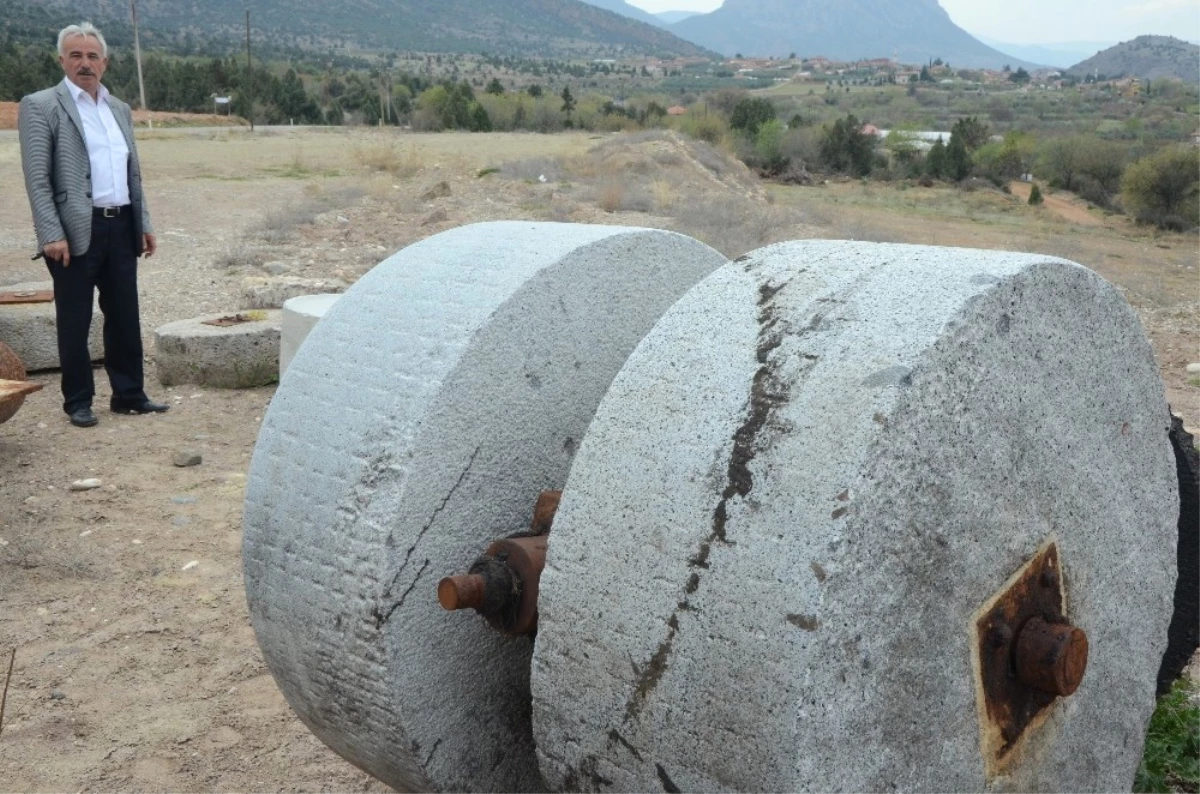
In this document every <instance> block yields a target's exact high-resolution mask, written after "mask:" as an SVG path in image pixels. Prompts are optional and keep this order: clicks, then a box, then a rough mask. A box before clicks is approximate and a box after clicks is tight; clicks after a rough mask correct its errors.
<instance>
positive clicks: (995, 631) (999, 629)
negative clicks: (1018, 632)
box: [988, 623, 1013, 648]
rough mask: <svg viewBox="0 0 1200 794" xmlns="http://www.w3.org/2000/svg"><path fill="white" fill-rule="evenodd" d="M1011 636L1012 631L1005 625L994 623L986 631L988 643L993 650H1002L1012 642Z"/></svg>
mask: <svg viewBox="0 0 1200 794" xmlns="http://www.w3.org/2000/svg"><path fill="white" fill-rule="evenodd" d="M1012 636H1013V633H1012V629H1011V628H1009V627H1008V625H1007V624H1004V623H994V624H992V628H991V629H990V630H989V631H988V642H990V643H991V645H992V647H993V648H1003V647H1004V646H1005V645H1008V644H1009V643H1010V642H1012Z"/></svg>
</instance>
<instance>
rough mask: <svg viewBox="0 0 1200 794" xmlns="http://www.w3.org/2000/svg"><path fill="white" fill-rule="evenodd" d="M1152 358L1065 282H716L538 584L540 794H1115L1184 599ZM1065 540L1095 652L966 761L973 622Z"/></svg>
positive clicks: (1072, 599) (597, 439)
mask: <svg viewBox="0 0 1200 794" xmlns="http://www.w3.org/2000/svg"><path fill="white" fill-rule="evenodd" d="M1168 426H1169V416H1168V412H1167V407H1166V403H1165V399H1164V396H1163V388H1162V385H1161V382H1160V381H1159V378H1158V375H1157V372H1156V369H1155V365H1154V360H1153V356H1152V354H1151V349H1150V345H1149V344H1148V342H1147V341H1146V338H1145V336H1144V334H1143V332H1142V330H1141V327H1140V325H1139V323H1138V321H1137V319H1136V316H1135V314H1134V313H1133V311H1132V310H1131V309H1130V308H1129V306H1128V305H1127V304H1126V303H1125V302H1124V300H1123V299H1122V298H1121V297H1120V295H1119V293H1118V292H1117V291H1116V290H1115V289H1114V288H1112V287H1111V285H1109V284H1108V283H1106V282H1104V281H1103V280H1102V279H1100V278H1099V277H1098V276H1096V275H1095V274H1093V273H1091V272H1090V271H1088V270H1086V269H1084V268H1082V267H1080V266H1078V265H1075V264H1073V263H1069V262H1066V261H1063V260H1056V259H1050V258H1046V257H1040V256H1034V255H1027V254H1012V253H1004V252H985V251H970V250H964V249H933V248H925V247H915V246H898V245H877V244H870V243H848V242H794V243H784V244H780V245H778V246H772V247H769V248H765V249H761V250H759V251H756V252H754V253H752V254H751V255H749V257H748V258H747V259H746V261H744V262H741V261H740V262H738V263H733V264H730V265H729V266H727V267H725V268H722V269H721V270H719V271H717V273H715V274H714V275H713V276H712V277H710V278H709V279H707V280H705V281H704V282H702V283H701V284H700V285H698V286H697V287H696V288H694V289H693V290H692V291H691V292H689V293H688V294H687V295H686V296H684V298H682V299H681V300H680V301H679V303H678V304H676V305H675V307H673V308H672V310H671V311H670V312H669V313H668V314H667V315H666V316H665V317H664V318H663V319H662V321H661V322H660V323H659V324H658V325H657V326H656V327H655V328H654V330H653V331H652V332H651V333H650V334H649V335H648V336H647V338H646V339H645V340H644V341H643V342H642V343H641V345H639V347H638V348H637V350H636V351H635V352H634V354H633V355H632V356H631V357H630V360H629V362H628V363H627V364H626V366H625V368H624V369H623V370H622V372H621V373H620V375H619V376H618V377H617V378H616V379H615V380H614V382H613V385H612V387H611V388H610V389H609V391H608V393H607V395H606V396H605V398H604V400H603V402H602V403H601V405H600V407H599V408H598V410H597V413H596V417H595V419H594V420H593V422H592V424H591V426H590V428H589V429H588V433H587V436H586V437H585V439H584V441H583V444H582V445H581V447H580V450H579V453H578V455H577V459H576V461H575V464H574V466H573V467H572V471H571V475H570V477H569V479H568V482H567V485H566V489H565V492H564V497H563V500H562V504H561V506H560V508H559V512H558V515H557V517H556V519H555V524H554V531H553V533H552V534H551V539H550V549H549V557H548V560H547V567H546V570H545V572H544V573H543V575H542V578H541V584H540V588H541V590H540V598H539V611H540V619H539V629H538V636H537V640H536V646H535V651H534V657H533V668H532V675H531V690H532V697H533V722H534V738H535V742H536V746H537V752H538V756H539V762H540V764H541V768H542V771H543V773H544V775H545V778H546V781H547V783H548V785H549V786H550V787H551V788H566V789H576V790H580V789H582V790H612V791H651V790H667V791H678V790H682V791H716V790H745V791H834V790H838V791H891V790H900V791H984V790H994V791H1095V790H1102V791H1128V790H1129V788H1130V786H1131V783H1132V779H1133V774H1134V770H1135V769H1136V767H1137V764H1138V760H1139V758H1140V756H1141V752H1142V742H1143V736H1144V731H1145V727H1146V722H1147V720H1148V718H1149V716H1150V713H1151V711H1152V710H1153V708H1154V687H1155V673H1156V671H1157V669H1158V664H1159V659H1160V657H1161V655H1162V652H1163V648H1164V646H1165V644H1166V630H1167V623H1168V621H1169V620H1170V617H1171V611H1172V592H1173V588H1174V582H1175V571H1174V568H1175V552H1174V540H1175V515H1176V511H1177V509H1178V495H1177V486H1176V482H1175V472H1174V464H1173V457H1172V453H1171V447H1170V444H1169V443H1168V441H1167V430H1168ZM1050 538H1054V539H1057V542H1058V545H1059V551H1060V554H1061V560H1062V564H1063V570H1064V574H1065V583H1066V593H1067V600H1068V605H1067V615H1068V616H1069V617H1070V619H1071V620H1072V621H1073V622H1074V623H1075V624H1076V625H1078V626H1079V627H1081V628H1082V629H1083V630H1084V631H1085V632H1087V634H1088V637H1089V639H1090V644H1091V659H1090V662H1089V665H1088V669H1087V673H1086V676H1085V677H1084V679H1083V683H1082V685H1081V686H1080V688H1079V690H1078V691H1077V692H1076V693H1075V694H1074V695H1073V696H1071V697H1070V698H1068V699H1065V700H1060V701H1059V702H1058V703H1057V704H1056V705H1054V706H1053V707H1052V709H1051V714H1050V717H1049V719H1048V720H1047V721H1046V722H1045V723H1044V724H1043V725H1042V726H1041V727H1040V728H1038V729H1037V730H1035V731H1033V732H1032V734H1031V735H1029V736H1028V737H1027V739H1026V740H1025V742H1024V743H1023V744H1022V745H1021V746H1020V747H1019V749H1018V750H1017V751H1016V753H1015V758H1016V760H1015V761H1014V763H1013V764H1012V766H1010V767H1008V768H1007V769H1006V770H1005V771H1004V772H1003V773H1001V774H998V775H994V776H991V777H989V776H988V775H987V774H986V773H985V763H984V760H983V757H982V754H981V723H980V720H979V716H978V713H979V712H978V711H977V705H976V690H975V683H974V681H975V677H974V670H973V665H974V661H973V655H972V653H973V652H972V648H973V643H972V642H971V638H972V627H973V625H974V618H975V613H976V610H978V609H980V608H981V606H982V605H983V604H984V602H985V601H986V600H987V599H988V598H989V597H991V596H992V595H993V594H994V593H995V592H996V591H997V590H998V589H999V588H1000V587H1001V586H1002V585H1003V584H1004V582H1005V580H1006V579H1007V578H1008V576H1009V575H1010V574H1012V573H1013V572H1014V571H1015V570H1017V569H1018V568H1019V567H1020V566H1021V564H1022V562H1023V561H1024V560H1026V559H1027V558H1028V557H1029V556H1030V555H1032V554H1033V553H1035V552H1036V551H1037V550H1038V549H1039V548H1040V547H1041V546H1042V544H1043V543H1044V542H1045V541H1046V540H1047V539H1050Z"/></svg>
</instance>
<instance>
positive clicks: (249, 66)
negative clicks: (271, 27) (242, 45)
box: [246, 8, 254, 132]
mask: <svg viewBox="0 0 1200 794" xmlns="http://www.w3.org/2000/svg"><path fill="white" fill-rule="evenodd" d="M246 97H247V98H248V99H249V104H250V131H251V132H254V63H253V62H252V61H251V60H250V9H248V8H247V9H246Z"/></svg>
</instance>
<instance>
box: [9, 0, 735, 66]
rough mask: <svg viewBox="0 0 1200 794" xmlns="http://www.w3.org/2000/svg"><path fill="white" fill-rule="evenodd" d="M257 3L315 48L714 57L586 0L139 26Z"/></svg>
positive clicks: (281, 10)
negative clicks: (248, 17) (247, 13)
mask: <svg viewBox="0 0 1200 794" xmlns="http://www.w3.org/2000/svg"><path fill="white" fill-rule="evenodd" d="M610 1H611V0H610ZM22 5H24V6H34V7H40V8H42V9H45V10H48V11H51V12H54V13H55V15H56V17H57V18H60V19H62V20H74V19H78V18H79V16H80V11H79V4H78V3H77V2H75V0H2V1H0V9H3V10H4V12H5V13H4V16H5V17H6V18H7V17H8V15H9V13H10V11H19V10H20V7H21V6H22ZM88 5H89V10H88V13H87V14H86V16H87V17H89V18H90V19H91V20H92V21H93V22H95V23H96V24H97V25H99V26H100V27H101V28H102V29H103V23H104V22H105V20H115V21H117V22H120V23H125V24H127V23H128V20H129V2H128V0H94V1H93V2H91V3H89V4H88ZM621 5H624V3H621ZM247 6H252V7H251V8H250V24H251V27H252V29H253V31H254V36H255V37H256V38H260V39H263V40H267V41H271V42H273V43H279V42H281V41H286V42H290V43H291V44H292V46H296V47H301V48H306V49H317V50H322V49H327V48H329V47H346V48H347V49H348V50H359V51H361V50H375V51H385V52H386V51H397V50H413V51H418V52H488V53H492V54H496V55H517V56H527V57H554V58H571V57H619V56H622V55H630V54H639V55H656V56H662V57H677V56H701V57H710V56H713V55H714V53H712V52H708V51H706V50H704V49H703V48H701V47H698V46H696V45H695V44H692V43H691V42H687V41H684V40H682V39H680V38H678V37H677V36H675V35H673V34H672V33H670V32H668V31H666V30H664V29H662V28H661V27H657V26H656V25H652V24H649V23H646V22H638V21H636V20H632V19H629V18H627V17H624V16H621V15H618V14H615V13H612V12H611V11H608V10H606V9H604V8H597V7H596V6H595V5H589V4H588V3H583V2H579V1H578V0H341V2H337V3H320V4H314V3H312V2H311V0H255V2H253V3H248V2H246V0H140V2H138V5H137V9H138V23H139V25H141V26H143V27H145V28H148V29H155V28H157V29H159V30H169V31H172V32H175V33H183V34H187V33H192V34H194V35H195V36H197V37H212V36H224V37H241V36H245V24H246V8H247ZM647 16H649V15H647ZM655 22H657V20H655ZM0 27H2V24H0Z"/></svg>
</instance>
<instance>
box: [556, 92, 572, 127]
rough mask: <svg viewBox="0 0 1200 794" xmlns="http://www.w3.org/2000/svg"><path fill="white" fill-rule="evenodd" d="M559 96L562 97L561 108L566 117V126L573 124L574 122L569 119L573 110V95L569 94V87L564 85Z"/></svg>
mask: <svg viewBox="0 0 1200 794" xmlns="http://www.w3.org/2000/svg"><path fill="white" fill-rule="evenodd" d="M559 96H560V97H561V98H562V108H561V110H562V112H563V114H564V115H566V117H567V120H566V126H568V127H571V126H574V122H572V121H571V114H572V113H573V112H574V111H575V97H573V96H571V87H570V86H567V85H564V86H563V90H562V94H560V95H559Z"/></svg>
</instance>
